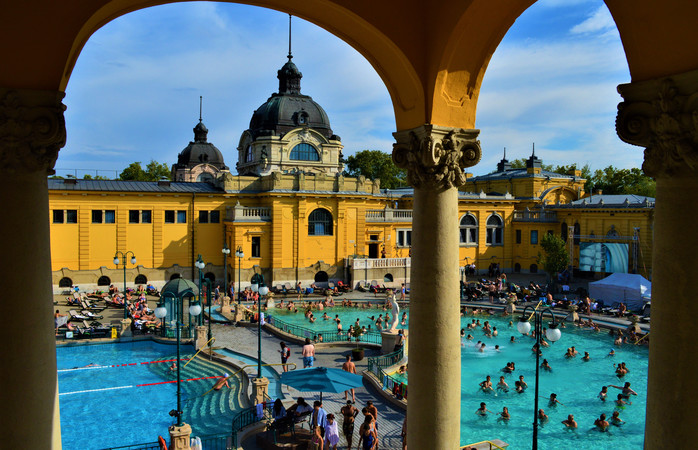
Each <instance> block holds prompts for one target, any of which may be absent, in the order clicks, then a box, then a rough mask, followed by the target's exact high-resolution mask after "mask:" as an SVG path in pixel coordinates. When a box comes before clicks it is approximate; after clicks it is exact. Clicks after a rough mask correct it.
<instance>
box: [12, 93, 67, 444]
mask: <svg viewBox="0 0 698 450" xmlns="http://www.w3.org/2000/svg"><path fill="white" fill-rule="evenodd" d="M63 96H64V94H63V93H62V92H56V91H30V90H12V89H5V88H0V192H2V198H3V208H4V210H5V211H6V212H7V214H5V217H3V220H2V221H1V222H0V234H1V235H2V236H3V238H2V239H0V254H1V255H3V257H2V258H0V285H2V289H3V292H5V294H6V295H3V296H2V300H1V301H2V306H3V308H4V310H6V311H12V310H16V309H17V308H18V307H19V308H21V309H22V310H23V311H25V312H27V314H23V315H22V320H7V321H5V323H4V324H3V326H2V327H0V342H2V343H3V344H2V345H0V361H2V363H1V364H0V386H3V388H2V389H0V404H1V405H2V409H0V423H2V424H3V430H4V431H3V433H2V447H3V448H32V449H49V448H54V449H57V448H61V442H60V421H59V420H58V419H57V415H58V395H57V383H56V345H55V338H54V332H53V323H52V320H51V317H52V314H53V301H52V299H53V296H52V290H51V253H50V248H51V247H50V244H49V210H48V186H47V182H46V177H47V175H48V174H51V173H53V166H54V164H55V162H56V158H57V157H58V150H59V149H60V148H61V147H62V146H63V145H65V121H64V119H63V111H64V110H65V106H64V105H63V104H62V103H61V100H62V98H63ZM20 300H21V301H20ZM18 301H20V303H18Z"/></svg>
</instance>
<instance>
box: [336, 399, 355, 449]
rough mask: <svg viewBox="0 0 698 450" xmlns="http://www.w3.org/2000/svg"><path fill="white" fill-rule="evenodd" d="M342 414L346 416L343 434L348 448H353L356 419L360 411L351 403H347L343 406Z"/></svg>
mask: <svg viewBox="0 0 698 450" xmlns="http://www.w3.org/2000/svg"><path fill="white" fill-rule="evenodd" d="M340 412H341V413H342V415H343V416H344V422H343V423H342V432H343V433H344V438H345V439H346V440H347V448H351V441H352V438H353V437H354V419H355V418H356V416H357V415H358V414H359V410H358V409H357V408H355V407H354V405H353V404H352V402H351V401H347V404H346V405H344V406H342V409H341V410H340Z"/></svg>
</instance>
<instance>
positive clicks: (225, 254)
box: [221, 244, 230, 297]
mask: <svg viewBox="0 0 698 450" xmlns="http://www.w3.org/2000/svg"><path fill="white" fill-rule="evenodd" d="M221 252H222V253H223V297H225V296H226V295H228V255H230V249H229V248H228V244H223V249H221Z"/></svg>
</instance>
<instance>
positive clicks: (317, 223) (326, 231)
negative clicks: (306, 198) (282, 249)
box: [308, 208, 332, 236]
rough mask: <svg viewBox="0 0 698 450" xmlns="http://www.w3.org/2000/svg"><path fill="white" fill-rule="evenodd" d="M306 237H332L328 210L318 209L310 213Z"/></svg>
mask: <svg viewBox="0 0 698 450" xmlns="http://www.w3.org/2000/svg"><path fill="white" fill-rule="evenodd" d="M308 236H332V214H331V213H330V212H329V211H328V210H326V209H322V208H318V209H316V210H315V211H313V212H311V213H310V217H308Z"/></svg>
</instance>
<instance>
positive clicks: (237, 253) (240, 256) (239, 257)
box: [235, 245, 245, 305]
mask: <svg viewBox="0 0 698 450" xmlns="http://www.w3.org/2000/svg"><path fill="white" fill-rule="evenodd" d="M235 256H237V257H238V305H239V304H240V292H241V288H242V278H240V264H242V262H241V260H242V258H244V257H245V253H244V252H243V251H242V245H238V248H237V250H235Z"/></svg>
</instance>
